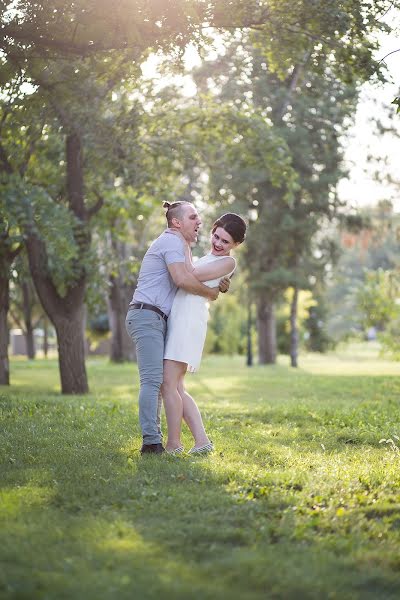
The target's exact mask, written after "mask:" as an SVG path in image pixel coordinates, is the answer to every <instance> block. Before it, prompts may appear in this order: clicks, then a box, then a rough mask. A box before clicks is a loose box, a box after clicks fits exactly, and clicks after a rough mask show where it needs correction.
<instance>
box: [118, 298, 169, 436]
mask: <svg viewBox="0 0 400 600" xmlns="http://www.w3.org/2000/svg"><path fill="white" fill-rule="evenodd" d="M125 324H126V330H127V332H128V334H129V335H130V337H131V338H132V339H133V341H134V342H135V344H136V354H137V361H138V367H139V378H140V393H139V422H140V427H141V429H142V434H143V443H144V444H159V443H161V441H162V434H161V394H160V387H161V384H162V380H163V357H164V342H165V335H166V332H167V324H166V322H165V321H164V319H163V318H162V317H161V316H160V315H159V314H157V313H156V312H153V311H152V310H146V309H145V308H132V309H129V311H128V314H127V315H126V321H125Z"/></svg>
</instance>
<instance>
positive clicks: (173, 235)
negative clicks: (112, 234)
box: [126, 202, 246, 454]
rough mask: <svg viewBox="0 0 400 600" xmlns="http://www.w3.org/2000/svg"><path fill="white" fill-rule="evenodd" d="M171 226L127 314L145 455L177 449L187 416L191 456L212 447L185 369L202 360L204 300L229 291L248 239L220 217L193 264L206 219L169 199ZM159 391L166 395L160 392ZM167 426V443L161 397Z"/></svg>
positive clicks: (235, 221) (156, 245) (236, 223)
mask: <svg viewBox="0 0 400 600" xmlns="http://www.w3.org/2000/svg"><path fill="white" fill-rule="evenodd" d="M163 206H164V208H166V209H167V210H166V219H167V229H166V230H165V231H164V232H163V233H162V234H161V235H160V236H159V237H158V238H157V239H156V240H155V241H154V242H153V243H152V244H151V246H150V247H149V249H148V250H147V252H146V254H145V256H144V259H143V262H142V265H141V268H140V272H139V278H138V283H137V287H136V290H135V292H134V294H133V298H132V302H131V303H130V305H129V310H128V314H127V316H126V329H127V332H128V334H129V335H130V337H131V338H132V339H133V341H134V343H135V344H136V353H137V361H138V368H139V378H140V392H139V422H140V427H141V430H142V434H143V445H142V449H141V453H142V454H147V453H152V454H161V453H162V452H164V451H165V450H166V451H167V453H169V454H180V453H182V452H183V451H184V449H183V446H182V443H181V429H182V420H184V421H185V422H186V424H187V425H188V427H189V429H190V431H191V433H192V435H193V438H194V446H193V448H192V449H191V450H189V453H190V454H205V453H208V452H210V451H211V450H212V449H213V444H212V442H211V441H210V439H209V438H208V436H207V434H206V432H205V429H204V425H203V421H202V418H201V414H200V411H199V409H198V407H197V405H196V402H195V401H194V399H193V398H192V397H191V396H190V394H188V392H187V391H186V389H185V386H184V378H185V374H186V372H188V371H189V372H195V371H196V370H197V369H198V368H199V366H200V361H201V355H202V351H203V346H204V341H205V337H206V332H207V318H208V308H207V300H216V299H217V297H218V294H219V292H220V291H221V292H226V291H227V290H228V289H229V281H230V279H229V278H230V277H231V275H232V274H233V272H234V270H235V267H236V261H235V259H234V258H233V257H232V256H231V255H230V254H231V251H232V250H233V249H234V248H235V247H236V246H238V245H239V244H240V243H242V242H243V240H244V238H245V233H246V223H245V222H244V220H243V219H242V218H241V217H240V216H239V215H236V214H234V213H226V214H224V215H222V216H221V217H220V218H219V219H217V220H216V221H215V223H214V225H213V227H212V230H211V249H210V252H209V253H208V254H206V255H205V256H203V257H202V258H200V259H199V260H198V261H196V263H193V262H192V255H191V244H193V243H194V242H196V241H197V236H198V230H199V227H200V225H201V219H200V217H199V215H198V213H197V211H196V209H195V208H194V206H193V205H192V204H191V203H189V202H174V203H173V204H169V203H168V202H164V204H163ZM160 392H161V393H160ZM162 400H163V401H164V408H165V415H166V419H167V426H168V440H167V444H166V448H164V446H163V444H162V433H161V402H162Z"/></svg>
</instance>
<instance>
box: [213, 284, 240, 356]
mask: <svg viewBox="0 0 400 600" xmlns="http://www.w3.org/2000/svg"><path fill="white" fill-rule="evenodd" d="M232 285H234V284H232ZM210 313H211V314H210V321H209V323H208V331H207V341H206V346H205V353H213V354H225V355H230V356H232V355H234V354H244V353H245V351H246V319H247V315H246V313H245V311H244V310H243V306H242V305H241V303H240V302H239V300H238V297H237V296H235V295H234V294H233V293H232V292H229V293H228V294H225V295H224V296H223V297H222V298H220V299H219V301H217V302H213V303H212V304H211V310H210Z"/></svg>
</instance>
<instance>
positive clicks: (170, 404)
mask: <svg viewBox="0 0 400 600" xmlns="http://www.w3.org/2000/svg"><path fill="white" fill-rule="evenodd" d="M186 367H187V365H186V363H181V362H177V361H175V360H164V379H163V383H162V386H161V394H162V397H163V400H164V407H165V416H166V418H167V426H168V440H167V445H166V448H167V450H175V449H176V448H179V447H180V446H181V445H182V443H181V429H182V418H183V400H182V398H181V396H180V394H179V392H178V383H179V381H180V380H181V379H182V377H183V376H184V374H185V372H186Z"/></svg>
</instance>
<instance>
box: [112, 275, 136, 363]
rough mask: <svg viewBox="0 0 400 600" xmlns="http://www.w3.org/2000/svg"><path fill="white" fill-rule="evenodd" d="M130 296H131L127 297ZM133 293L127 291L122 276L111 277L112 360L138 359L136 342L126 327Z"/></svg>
mask: <svg viewBox="0 0 400 600" xmlns="http://www.w3.org/2000/svg"><path fill="white" fill-rule="evenodd" d="M127 296H129V298H127ZM131 296H132V293H131V292H130V291H129V292H127V289H126V286H125V285H124V284H123V283H122V281H121V277H114V276H111V277H110V287H109V293H108V303H107V306H108V318H109V322H110V329H111V352H110V359H111V361H112V362H124V361H130V360H136V353H135V351H134V344H132V340H131V339H130V338H129V336H128V334H127V332H126V329H125V317H126V311H127V308H128V304H129V301H130V299H131Z"/></svg>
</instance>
